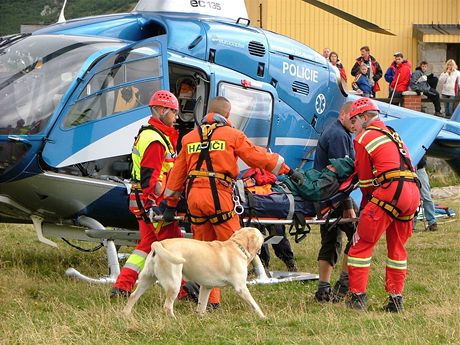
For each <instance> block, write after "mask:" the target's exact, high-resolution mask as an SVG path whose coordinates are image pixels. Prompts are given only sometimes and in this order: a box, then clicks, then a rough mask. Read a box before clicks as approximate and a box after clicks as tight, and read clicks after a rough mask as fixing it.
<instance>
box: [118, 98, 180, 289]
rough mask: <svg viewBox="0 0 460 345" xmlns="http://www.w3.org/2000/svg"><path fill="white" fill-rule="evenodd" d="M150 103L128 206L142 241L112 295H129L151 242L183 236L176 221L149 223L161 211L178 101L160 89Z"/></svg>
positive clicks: (135, 156) (134, 157)
mask: <svg viewBox="0 0 460 345" xmlns="http://www.w3.org/2000/svg"><path fill="white" fill-rule="evenodd" d="M149 106H150V109H151V111H152V116H151V117H150V119H149V121H148V125H147V126H142V127H141V129H140V130H139V133H138V135H137V137H136V140H135V142H134V146H133V150H132V160H133V169H132V172H131V179H132V190H131V194H130V198H129V209H130V211H131V212H132V213H133V214H134V215H135V216H136V218H137V221H138V223H139V232H140V235H141V240H140V242H139V244H138V245H137V246H136V248H135V249H134V251H133V253H132V254H131V255H130V257H129V258H128V260H127V261H126V264H125V266H124V267H123V269H122V270H121V272H120V275H119V276H118V278H117V281H116V283H115V285H114V287H113V289H112V293H111V296H110V297H111V298H117V297H127V296H129V295H130V293H131V291H132V290H133V288H134V284H135V283H136V280H137V276H138V275H139V273H140V271H141V270H142V268H143V267H144V263H145V259H146V257H147V254H148V253H149V252H150V250H151V245H152V243H153V242H154V241H161V240H164V239H166V238H175V237H182V233H181V231H180V228H179V226H178V224H177V222H175V221H173V222H169V223H154V222H152V217H153V216H155V215H158V214H160V211H159V209H158V205H159V204H160V202H161V200H162V199H163V190H164V187H165V185H166V178H167V175H168V173H169V171H170V170H171V169H172V167H173V164H174V160H175V158H176V143H177V138H178V132H177V131H176V130H175V129H174V127H173V124H174V122H175V120H176V115H177V111H178V109H179V102H178V101H177V98H176V96H174V95H173V94H172V93H171V92H169V91H165V90H160V91H157V92H155V93H154V94H153V95H152V97H151V98H150V101H149Z"/></svg>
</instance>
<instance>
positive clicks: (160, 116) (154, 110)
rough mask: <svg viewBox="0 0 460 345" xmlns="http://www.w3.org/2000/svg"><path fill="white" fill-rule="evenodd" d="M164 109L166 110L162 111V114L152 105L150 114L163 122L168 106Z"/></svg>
mask: <svg viewBox="0 0 460 345" xmlns="http://www.w3.org/2000/svg"><path fill="white" fill-rule="evenodd" d="M164 109H166V110H165V111H164V112H163V114H160V113H159V112H158V111H157V110H156V109H155V108H154V107H152V114H154V115H155V116H156V117H157V118H158V119H159V120H160V121H161V122H163V123H164V121H163V119H164V118H165V117H166V115H167V114H168V113H167V112H169V109H168V108H164Z"/></svg>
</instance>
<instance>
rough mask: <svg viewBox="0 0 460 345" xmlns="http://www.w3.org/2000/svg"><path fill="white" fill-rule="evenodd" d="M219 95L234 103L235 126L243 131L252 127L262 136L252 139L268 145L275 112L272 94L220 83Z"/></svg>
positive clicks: (231, 119) (232, 119) (232, 117)
mask: <svg viewBox="0 0 460 345" xmlns="http://www.w3.org/2000/svg"><path fill="white" fill-rule="evenodd" d="M219 95H221V96H224V97H225V98H227V99H228V100H229V101H230V103H231V104H232V110H231V111H230V121H231V122H232V124H233V126H234V127H236V128H238V129H240V130H242V131H246V130H248V129H250V131H251V132H253V133H259V134H260V137H258V138H251V139H254V142H255V143H256V144H257V145H260V146H267V145H268V136H269V133H270V123H271V120H272V114H273V97H272V95H271V94H270V93H269V92H266V91H261V90H255V89H247V88H243V87H241V86H239V85H234V84H228V83H220V84H219Z"/></svg>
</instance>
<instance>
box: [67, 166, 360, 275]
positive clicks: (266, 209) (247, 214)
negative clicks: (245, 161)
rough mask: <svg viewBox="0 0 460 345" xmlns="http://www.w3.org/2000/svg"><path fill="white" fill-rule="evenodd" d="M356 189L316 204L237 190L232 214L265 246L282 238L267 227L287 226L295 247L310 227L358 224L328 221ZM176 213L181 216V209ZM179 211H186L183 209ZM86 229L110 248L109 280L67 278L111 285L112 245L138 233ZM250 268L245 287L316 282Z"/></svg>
mask: <svg viewBox="0 0 460 345" xmlns="http://www.w3.org/2000/svg"><path fill="white" fill-rule="evenodd" d="M237 184H238V183H237ZM356 186H357V179H356V178H355V177H354V175H352V176H350V178H348V179H347V180H346V181H345V182H343V183H342V184H341V185H340V188H339V191H338V193H336V194H335V195H333V196H329V197H328V198H325V199H324V200H321V201H319V202H316V203H313V202H310V201H305V200H302V199H301V198H298V197H295V196H293V195H292V193H290V192H289V191H287V190H286V191H285V193H273V194H270V195H256V194H254V195H251V194H247V193H246V194H245V195H243V193H244V189H243V192H241V190H240V191H238V194H237V195H236V196H235V199H234V200H235V211H236V212H237V213H239V214H240V219H241V221H242V225H243V226H253V227H256V228H258V229H260V230H261V231H262V232H263V233H264V232H265V233H266V235H267V236H266V237H265V242H264V243H266V244H277V243H279V241H281V239H282V236H276V235H272V234H270V233H267V231H266V229H267V227H268V226H269V225H287V226H289V234H290V235H292V236H294V238H295V241H296V242H297V243H298V242H300V241H301V240H303V239H304V238H305V237H306V235H307V234H308V233H309V232H310V230H311V227H310V226H311V225H316V224H326V225H329V226H335V225H336V224H341V223H349V222H357V221H358V219H357V218H353V219H351V218H330V215H331V213H332V211H333V210H334V208H336V207H337V206H338V205H339V204H340V203H341V202H342V201H343V200H345V199H346V198H347V197H348V196H349V194H350V193H351V191H352V190H353V189H354V188H356ZM178 210H179V212H180V208H179V209H178ZM182 211H185V208H184V207H183V206H182ZM184 215H185V214H181V213H179V215H178V216H176V217H175V220H177V221H179V222H185V217H184ZM154 220H155V221H159V222H161V221H162V216H157V217H155V218H154ZM88 227H89V230H86V231H85V233H86V235H87V236H88V237H91V238H96V239H101V240H104V242H107V243H108V244H111V245H112V246H111V247H109V248H111V250H110V252H109V251H108V258H109V267H110V268H111V269H110V272H112V274H111V275H110V277H104V278H99V279H93V278H90V277H86V276H84V275H82V274H81V273H79V272H78V271H76V270H74V269H69V270H68V272H66V275H68V276H72V277H75V278H78V279H80V280H83V281H86V282H89V283H93V284H94V283H95V284H113V283H114V281H115V280H116V276H117V275H118V273H119V272H120V268H119V264H118V259H119V258H120V254H119V253H117V250H116V249H115V245H114V241H117V242H120V241H126V242H130V243H132V244H135V243H136V241H138V240H139V239H140V236H139V232H138V231H130V230H125V229H123V230H122V229H120V230H118V229H113V230H106V229H105V228H104V227H103V226H102V225H101V224H99V223H97V224H93V223H89V224H88ZM184 235H185V237H191V234H190V233H187V232H185V233H184ZM112 247H113V248H112ZM253 267H254V272H255V274H256V278H255V279H251V280H249V281H248V284H275V283H282V282H289V281H305V280H317V279H318V275H317V274H312V273H307V272H269V274H267V272H265V269H264V267H263V265H262V262H261V261H260V258H259V257H258V256H256V258H255V259H254V261H253Z"/></svg>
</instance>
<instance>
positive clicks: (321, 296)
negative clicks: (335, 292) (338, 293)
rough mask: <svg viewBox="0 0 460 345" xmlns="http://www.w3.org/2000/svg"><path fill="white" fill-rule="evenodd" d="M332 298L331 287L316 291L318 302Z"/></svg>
mask: <svg viewBox="0 0 460 345" xmlns="http://www.w3.org/2000/svg"><path fill="white" fill-rule="evenodd" d="M331 299H332V290H331V288H325V289H318V290H317V291H316V292H315V300H316V301H317V302H329V301H330V300H331Z"/></svg>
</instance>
